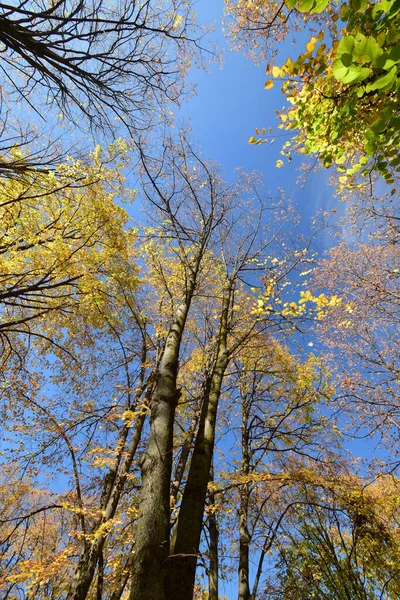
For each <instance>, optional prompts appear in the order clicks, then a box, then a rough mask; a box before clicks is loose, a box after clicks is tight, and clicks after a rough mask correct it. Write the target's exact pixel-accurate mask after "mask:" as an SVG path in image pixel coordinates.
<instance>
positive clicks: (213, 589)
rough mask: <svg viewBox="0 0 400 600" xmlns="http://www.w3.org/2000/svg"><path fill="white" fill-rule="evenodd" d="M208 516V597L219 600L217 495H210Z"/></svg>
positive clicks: (212, 472)
mask: <svg viewBox="0 0 400 600" xmlns="http://www.w3.org/2000/svg"><path fill="white" fill-rule="evenodd" d="M210 481H214V469H213V468H212V469H211V477H210ZM209 510H210V512H209V515H208V533H209V536H210V565H209V569H208V597H209V600H218V576H219V565H218V540H219V531H218V523H217V517H216V515H215V494H210V500H209Z"/></svg>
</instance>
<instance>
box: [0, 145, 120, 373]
mask: <svg viewBox="0 0 400 600" xmlns="http://www.w3.org/2000/svg"><path fill="white" fill-rule="evenodd" d="M120 150H123V145H122V146H121V147H120V148H119V149H118V145H117V146H115V147H114V148H113V149H111V154H115V152H117V153H118V152H120ZM110 156H111V155H110ZM104 160H105V162H104ZM107 160H108V159H107V157H106V156H104V159H103V157H102V151H101V150H100V148H99V149H98V150H97V151H96V152H95V153H94V154H93V155H92V164H91V165H90V164H88V165H84V164H83V163H81V162H71V163H70V164H65V165H60V167H59V168H58V170H57V173H36V174H33V173H32V174H29V173H26V174H25V175H24V176H23V178H22V179H20V180H19V181H17V182H16V181H12V180H5V181H2V182H1V184H0V185H1V206H0V211H1V223H2V231H1V242H0V243H1V246H0V254H1V267H2V268H1V271H2V275H1V287H2V292H1V294H0V306H1V308H0V311H1V312H0V314H1V317H0V337H1V355H2V361H3V364H4V363H5V362H6V361H7V359H8V358H9V356H10V354H12V353H13V352H16V351H17V348H18V345H19V343H18V339H19V338H21V336H22V337H26V338H27V339H28V343H26V342H24V345H25V347H26V348H27V347H28V346H29V340H34V339H35V338H42V339H48V340H52V342H53V343H54V346H57V345H58V344H59V343H60V342H61V340H62V333H61V332H60V333H59V334H58V335H57V334H54V325H55V323H56V321H57V319H59V325H60V328H62V327H65V326H66V325H67V321H68V319H69V317H70V315H71V314H72V313H73V311H74V309H75V308H76V307H77V306H78V304H79V303H80V302H89V300H88V298H89V296H90V295H93V294H94V293H95V291H96V288H99V287H101V285H102V279H103V278H104V275H105V273H106V272H107V270H108V269H110V268H120V264H119V263H121V261H120V257H122V256H125V257H126V256H127V254H128V253H129V243H130V239H131V234H128V233H125V224H126V221H127V216H126V213H125V211H124V210H123V209H121V208H119V207H118V206H117V205H116V204H115V202H114V198H115V197H116V195H117V194H118V193H119V192H120V190H121V189H122V178H121V175H120V173H119V170H120V168H119V167H118V166H117V165H116V164H115V165H113V166H111V165H107ZM111 265H112V266H111ZM49 331H51V333H50V334H49Z"/></svg>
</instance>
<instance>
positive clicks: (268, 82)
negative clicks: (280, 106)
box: [264, 79, 274, 90]
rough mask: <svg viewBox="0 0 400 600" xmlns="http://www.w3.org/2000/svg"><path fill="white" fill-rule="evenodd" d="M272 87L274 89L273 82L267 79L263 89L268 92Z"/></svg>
mask: <svg viewBox="0 0 400 600" xmlns="http://www.w3.org/2000/svg"><path fill="white" fill-rule="evenodd" d="M272 87H274V82H273V81H272V79H268V81H267V82H266V84H265V85H264V89H265V90H270V89H271V88H272Z"/></svg>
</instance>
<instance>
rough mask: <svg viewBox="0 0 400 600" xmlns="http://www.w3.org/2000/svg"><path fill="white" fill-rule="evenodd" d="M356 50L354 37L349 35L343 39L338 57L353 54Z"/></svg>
mask: <svg viewBox="0 0 400 600" xmlns="http://www.w3.org/2000/svg"><path fill="white" fill-rule="evenodd" d="M353 48H354V37H353V36H352V35H347V36H344V37H342V39H341V40H340V42H339V46H338V56H341V55H342V54H352V53H353Z"/></svg>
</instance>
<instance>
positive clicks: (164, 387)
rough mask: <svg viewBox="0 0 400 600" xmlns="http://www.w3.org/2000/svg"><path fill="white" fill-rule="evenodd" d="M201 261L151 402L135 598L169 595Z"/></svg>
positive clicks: (134, 574)
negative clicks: (179, 409) (181, 370)
mask: <svg viewBox="0 0 400 600" xmlns="http://www.w3.org/2000/svg"><path fill="white" fill-rule="evenodd" d="M199 264H200V257H198V260H197V267H196V270H195V271H192V273H191V276H190V277H189V280H188V283H187V292H186V295H185V301H184V302H183V303H182V304H181V306H180V307H179V308H178V310H177V314H176V318H175V321H174V323H173V325H172V326H171V329H170V331H169V333H168V336H167V340H166V343H165V349H164V353H163V356H162V359H161V362H160V368H159V373H158V378H157V383H156V390H155V394H154V399H153V400H152V402H151V419H150V434H149V439H148V446H147V450H146V453H145V454H144V456H143V459H142V462H141V470H142V487H141V491H140V497H139V518H138V523H137V528H136V536H135V549H134V552H135V553H134V559H133V566H132V583H131V591H130V600H167V582H168V568H169V565H168V560H167V559H168V556H169V551H170V548H169V535H170V481H171V469H172V449H173V448H172V439H173V426H174V416H175V406H176V402H177V399H178V395H179V393H178V391H177V388H176V378H177V372H178V359H179V348H180V343H181V339H182V334H183V331H184V328H185V323H186V319H187V316H188V313H189V308H190V304H191V300H192V297H193V293H194V289H195V286H196V275H197V270H198V265H199Z"/></svg>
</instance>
